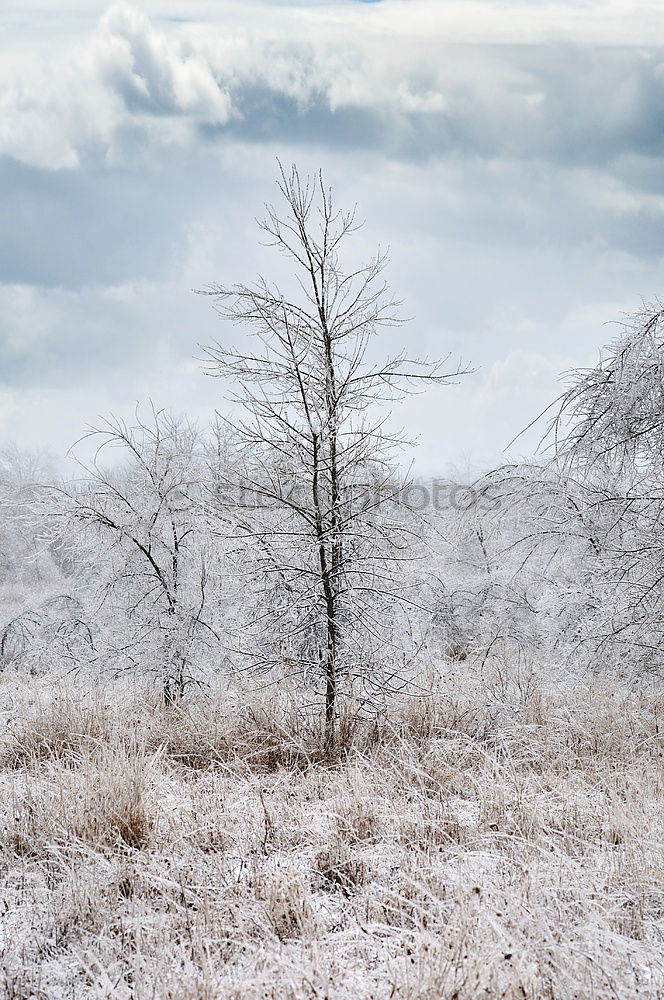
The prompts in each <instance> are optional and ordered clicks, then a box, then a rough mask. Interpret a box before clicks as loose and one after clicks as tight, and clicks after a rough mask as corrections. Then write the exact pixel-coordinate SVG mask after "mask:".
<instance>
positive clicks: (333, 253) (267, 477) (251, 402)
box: [206, 168, 459, 743]
mask: <svg viewBox="0 0 664 1000" xmlns="http://www.w3.org/2000/svg"><path fill="white" fill-rule="evenodd" d="M278 186H279V191H280V194H281V198H282V202H281V204H282V210H277V209H276V208H274V207H272V206H268V207H267V210H266V215H265V217H264V219H263V220H262V221H261V223H260V226H261V229H262V232H263V234H264V235H265V237H266V238H267V242H268V245H270V246H272V247H274V248H275V249H276V250H277V251H278V252H279V253H281V254H282V255H284V256H285V258H286V259H287V261H288V262H289V264H290V265H291V266H292V269H293V272H294V274H295V279H296V280H295V282H294V283H293V288H292V291H289V292H288V293H287V292H285V291H283V290H282V289H281V288H280V287H278V286H277V285H276V284H272V283H270V282H268V281H266V280H264V279H263V278H259V279H258V281H257V282H256V283H255V284H250V285H245V284H239V285H233V286H230V287H226V286H223V285H214V286H212V287H210V288H209V289H207V290H206V292H207V294H209V295H212V296H213V297H214V299H215V306H216V308H217V310H218V312H219V313H220V315H221V316H222V318H224V319H226V320H230V321H232V322H233V323H237V324H241V325H243V326H247V327H249V328H250V330H251V331H252V337H253V344H251V342H249V345H248V346H245V345H246V344H247V342H246V341H245V342H244V343H243V345H241V346H238V347H226V346H221V345H216V346H214V347H212V348H210V349H209V350H208V352H207V353H208V358H209V371H210V373H211V374H213V375H217V376H221V377H224V378H226V379H228V380H230V381H231V382H232V383H233V384H234V387H235V390H234V398H235V400H236V402H237V404H238V405H239V407H240V408H241V410H242V411H243V414H244V415H243V416H242V417H240V418H239V419H236V420H233V421H230V425H231V427H232V430H233V434H234V436H235V439H236V442H237V449H236V453H235V458H234V471H233V473H232V474H230V475H229V476H228V477H227V478H226V479H225V481H224V484H223V485H224V487H225V491H224V495H225V500H223V499H222V500H220V499H218V502H217V511H218V513H219V515H220V516H222V517H223V518H224V519H225V520H226V522H227V524H228V525H230V526H231V527H230V530H231V532H232V533H233V534H234V537H235V539H236V540H237V542H238V545H240V546H241V551H242V558H243V560H244V562H245V566H246V567H247V569H248V572H250V573H251V574H252V576H255V575H256V574H257V573H260V574H261V576H262V578H263V579H264V580H265V581H266V587H265V591H264V593H263V604H262V606H260V607H258V608H256V610H255V613H254V614H253V616H252V617H251V618H250V620H248V621H247V622H245V635H246V636H251V641H247V642H245V644H244V646H243V648H244V650H245V651H246V652H247V654H248V655H249V656H250V657H251V659H252V661H253V662H254V663H255V664H256V665H267V664H270V663H274V662H279V660H281V661H282V662H283V661H284V660H287V661H289V662H291V663H292V665H293V666H294V667H295V668H296V669H299V670H301V671H303V672H305V673H307V674H309V675H311V674H312V673H313V674H316V675H319V676H322V678H323V682H324V700H325V728H326V739H327V741H328V743H333V742H334V733H335V718H336V713H337V695H338V691H339V680H340V678H341V677H344V676H350V675H351V674H355V675H358V674H360V675H361V676H362V678H363V680H364V681H365V683H368V684H371V683H376V684H382V683H385V682H386V680H388V679H389V675H390V672H392V673H393V672H394V669H395V652H397V653H398V655H397V657H396V659H399V656H402V644H403V641H404V638H403V636H397V634H396V632H397V628H398V622H402V621H403V620H404V619H403V617H402V616H403V614H404V612H405V611H407V609H408V608H409V607H410V608H414V607H416V605H417V594H416V592H415V591H414V590H413V589H412V587H411V586H410V585H409V583H408V573H407V572H406V570H407V567H408V564H409V562H410V560H411V558H412V552H411V542H412V538H413V529H412V521H408V519H406V520H404V519H403V518H402V517H401V512H400V510H399V506H398V503H397V501H398V498H399V493H400V486H399V482H398V477H396V475H395V468H394V458H393V455H394V448H395V447H396V446H398V445H399V444H400V437H399V436H398V435H396V436H395V435H393V434H391V433H390V432H389V431H388V430H387V429H386V418H387V415H386V412H385V407H386V406H387V408H388V409H389V405H390V404H392V403H393V402H394V401H395V400H397V399H399V398H400V397H401V396H402V395H403V393H406V392H411V391H417V389H418V388H423V387H425V386H426V385H430V384H440V383H445V382H449V381H451V380H452V379H453V377H454V376H456V375H458V374H459V372H458V371H453V372H449V373H444V372H443V369H442V366H441V364H439V363H429V362H426V361H422V360H417V359H412V358H409V357H408V356H407V355H406V354H405V353H404V354H400V355H399V356H397V357H393V358H388V359H385V360H378V361H376V360H374V357H375V352H374V350H373V346H372V340H373V338H374V336H375V334H376V333H377V332H378V331H379V330H380V329H381V328H384V327H386V326H390V325H392V326H393V325H395V324H398V323H399V322H400V320H399V318H398V312H397V303H395V302H394V301H393V299H392V298H391V297H390V296H389V294H388V291H387V287H386V285H385V282H384V281H383V278H382V273H383V269H384V266H385V257H384V255H383V254H381V253H380V252H379V253H378V254H377V255H376V256H375V257H374V258H373V259H372V260H371V261H370V262H369V263H368V264H366V265H364V266H357V267H356V266H352V265H350V264H349V263H348V259H347V256H346V254H347V250H348V242H349V240H350V239H351V237H352V234H353V233H354V232H355V230H356V228H357V225H356V221H355V214H354V212H352V211H351V212H344V211H338V210H337V209H336V208H335V206H334V204H333V198H332V194H331V192H330V190H329V189H328V188H327V187H326V186H325V184H324V182H323V179H322V176H320V175H317V176H315V177H309V178H306V179H305V178H301V177H300V176H299V174H298V172H297V170H296V169H295V168H292V170H291V171H290V172H285V171H284V170H283V169H282V170H281V175H280V180H279V182H278ZM217 492H218V491H217ZM406 619H407V615H406ZM404 631H405V633H407V631H408V628H407V626H406V628H405V630H404Z"/></svg>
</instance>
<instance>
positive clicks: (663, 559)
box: [554, 302, 664, 667]
mask: <svg viewBox="0 0 664 1000" xmlns="http://www.w3.org/2000/svg"><path fill="white" fill-rule="evenodd" d="M554 429H555V433H556V443H557V460H558V462H559V463H560V465H561V467H562V469H563V470H564V472H565V474H566V475H567V476H568V477H570V478H572V479H574V480H575V481H576V483H577V492H579V493H580V502H581V503H582V505H583V510H584V516H585V519H586V522H588V523H592V525H593V528H592V534H593V546H594V558H595V561H596V565H597V572H598V574H599V575H601V577H602V578H603V579H604V580H605V582H606V585H607V587H606V594H605V600H604V602H603V609H604V613H603V614H602V615H601V616H600V617H599V618H598V621H597V625H596V629H595V634H594V636H592V638H593V640H594V642H595V644H596V647H597V649H599V650H602V651H605V652H606V651H607V650H612V651H614V652H616V653H617V654H618V655H619V656H621V655H622V656H623V657H630V656H632V657H633V656H635V655H636V658H637V659H638V660H639V661H640V662H641V664H642V665H644V666H649V667H652V666H654V665H657V664H661V663H662V658H663V654H664V542H663V540H662V539H663V538H664V309H663V308H662V305H661V304H660V303H659V302H655V303H654V304H651V305H649V306H646V307H644V309H643V310H641V311H640V312H638V313H636V314H634V315H633V316H631V317H629V318H628V319H627V321H626V322H625V323H624V324H623V331H622V334H621V336H619V337H618V338H617V339H616V340H615V341H614V342H613V343H612V344H610V345H609V346H608V347H607V348H606V349H605V351H604V353H603V356H602V357H601V359H600V361H599V363H598V364H597V365H596V366H595V367H593V368H591V369H590V370H587V371H579V372H577V373H575V375H574V376H573V379H572V382H571V385H570V386H569V388H568V390H567V391H566V392H565V394H564V395H563V397H562V400H561V406H560V411H559V413H558V415H557V417H556V419H555V422H554Z"/></svg>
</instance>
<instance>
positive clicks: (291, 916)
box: [0, 664, 664, 1000]
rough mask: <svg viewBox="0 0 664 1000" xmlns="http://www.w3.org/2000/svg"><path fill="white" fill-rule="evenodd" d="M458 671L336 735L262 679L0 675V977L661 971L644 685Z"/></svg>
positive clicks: (178, 991)
mask: <svg viewBox="0 0 664 1000" xmlns="http://www.w3.org/2000/svg"><path fill="white" fill-rule="evenodd" d="M456 669H457V670H459V669H460V668H458V667H457V668H456ZM463 671H464V675H463V676H461V675H459V674H458V675H457V678H456V681H455V683H452V682H451V681H450V682H449V683H446V684H441V685H439V686H438V689H437V690H436V691H435V692H434V694H433V695H432V696H431V697H430V698H428V699H426V700H425V701H418V702H414V701H408V700H404V701H403V702H402V703H397V702H393V703H391V704H390V705H386V706H385V711H384V712H383V715H382V721H380V720H379V721H378V722H377V723H375V724H372V725H367V726H366V727H361V728H360V729H359V730H358V731H357V732H356V734H355V739H354V742H353V744H352V745H351V744H350V742H349V741H348V740H346V742H345V745H344V747H343V750H344V752H343V753H342V754H340V755H338V756H337V757H336V758H335V759H330V758H329V757H326V756H325V755H324V754H322V753H321V751H320V740H319V733H318V729H317V722H316V720H315V719H313V718H312V717H311V714H310V713H308V712H307V711H305V710H304V709H301V708H298V706H297V703H296V702H295V701H294V700H293V699H292V698H291V697H290V696H289V695H288V694H287V692H281V693H278V692H276V691H275V690H274V689H273V690H271V691H270V692H267V693H262V694H261V693H258V692H254V693H253V694H250V693H247V692H246V691H241V690H239V689H233V690H232V691H220V692H219V693H218V694H216V695H215V696H214V697H212V698H203V697H202V696H200V695H199V696H198V697H197V698H192V700H191V702H189V703H187V704H184V705H182V706H180V707H179V708H178V709H175V710H168V711H167V710H165V709H164V708H163V707H161V706H160V705H159V703H158V701H157V700H156V699H155V698H153V697H152V696H151V694H150V693H149V692H148V691H146V690H144V689H140V688H135V689H130V688H128V687H119V686H118V687H113V686H109V687H108V688H106V689H100V688H93V687H90V688H89V689H88V690H83V688H82V686H81V685H80V684H79V686H78V688H75V687H74V686H73V684H66V685H62V686H59V685H57V684H50V685H49V684H48V683H47V682H46V681H39V682H38V681H35V680H34V679H26V680H24V681H23V680H21V679H20V678H18V677H17V676H16V675H10V674H6V675H4V677H3V679H2V681H1V682H0V699H1V700H0V705H2V708H3V712H4V716H5V721H4V723H3V729H4V735H3V736H2V738H1V739H0V759H1V761H2V776H1V784H0V789H1V794H2V799H3V803H2V806H3V808H2V815H3V817H4V819H3V821H2V828H1V829H0V862H1V864H2V870H3V890H2V898H1V899H0V918H1V924H0V946H1V949H2V955H1V957H0V995H2V996H6V997H8V998H14V1000H17V998H21V1000H28V998H49V1000H50V998H55V1000H57V998H59V997H62V998H63V1000H64V998H65V997H68V998H71V997H75V998H78V997H80V998H87V997H90V998H93V997H94V998H101V997H108V998H110V997H113V998H119V1000H123V998H127V1000H129V998H130V997H131V998H133V1000H148V998H150V1000H155V998H159V1000H169V998H170V1000H203V998H209V1000H219V998H229V1000H230V998H237V1000H252V998H256V1000H258V998H261V1000H263V998H271V997H273V998H275V1000H276V998H279V1000H281V998H293V1000H299V998H313V997H318V998H349V1000H350V998H352V1000H363V998H367V1000H368V998H388V997H394V998H402V1000H441V998H449V1000H475V998H477V1000H479V998H505V1000H511V998H523V1000H539V998H546V997H549V998H552V1000H567V998H569V1000H572V998H578V1000H581V998H586V997H588V998H590V997H592V998H597V1000H603V998H607V1000H608V998H613V1000H616V998H619V1000H626V998H630V997H644V998H645V997H652V998H657V997H661V996H663V995H664V958H663V955H664V951H663V937H664V808H663V807H664V783H663V771H662V763H663V756H662V754H663V749H664V748H663V747H662V734H663V730H662V723H663V721H664V699H663V698H662V692H661V690H659V689H658V688H657V687H655V686H654V685H653V684H652V683H650V684H649V685H648V686H647V687H645V686H644V687H643V688H640V689H638V690H628V689H626V688H620V687H618V686H616V685H611V684H609V683H607V682H605V683H600V682H593V681H591V680H585V681H578V682H576V683H575V684H573V685H570V684H567V685H564V684H562V683H561V684H553V683H548V684H543V683H541V682H539V681H533V680H532V678H531V680H530V681H529V683H528V685H526V686H525V687H524V685H523V684H522V683H521V681H520V680H519V679H518V678H517V679H516V680H515V682H514V683H512V682H509V683H507V682H505V679H504V672H503V673H502V674H501V685H502V686H501V688H500V691H497V690H496V687H495V685H491V684H487V683H486V680H487V679H486V676H485V677H484V678H481V677H479V676H477V675H475V673H474V672H473V669H472V667H471V666H470V665H467V664H464V666H463ZM388 719H389V722H388V721H387V720H388Z"/></svg>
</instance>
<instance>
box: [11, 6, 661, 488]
mask: <svg viewBox="0 0 664 1000" xmlns="http://www.w3.org/2000/svg"><path fill="white" fill-rule="evenodd" d="M277 157H280V158H281V159H282V160H284V161H286V162H287V163H290V162H291V161H296V162H297V163H298V164H299V165H300V167H301V168H302V169H303V170H306V169H312V168H317V167H322V168H323V170H324V171H325V173H326V175H327V177H328V179H329V180H330V182H331V183H332V184H333V186H334V189H335V192H336V196H337V200H338V202H340V203H346V204H352V203H355V202H357V203H358V205H359V209H360V214H361V216H362V217H363V218H364V219H365V220H366V224H365V227H364V229H363V230H362V232H361V234H358V236H357V237H356V241H355V247H354V248H353V252H354V253H358V254H359V255H360V256H362V255H364V256H369V255H370V254H371V253H372V252H373V250H374V248H375V246H376V245H377V244H381V245H383V246H385V245H389V246H390V248H391V253H390V258H391V263H390V266H389V270H388V280H389V281H390V284H391V286H392V288H393V289H394V291H395V293H396V294H397V295H398V296H399V297H400V298H402V299H404V301H405V311H406V312H407V313H408V315H410V316H412V317H413V319H412V321H411V322H410V323H409V325H408V326H406V327H404V328H403V329H402V330H401V331H400V332H399V333H398V335H394V334H390V335H389V336H388V337H386V342H385V346H386V348H393V347H394V346H395V344H396V342H397V340H398V339H400V338H405V339H406V340H407V341H408V344H409V346H411V347H412V348H413V350H418V351H419V352H420V353H425V354H428V355H430V356H432V355H433V356H439V355H441V354H447V353H448V352H451V354H452V356H453V358H454V359H456V358H458V357H460V358H462V359H463V361H464V362H466V363H468V364H469V365H471V366H472V367H474V368H475V372H474V374H472V375H471V376H468V377H466V378H465V379H464V380H463V382H462V383H461V384H460V385H458V386H456V387H451V388H447V389H445V390H441V391H438V392H435V393H433V394H431V393H430V394H427V395H426V396H422V397H418V398H416V399H413V400H410V401H409V402H408V403H407V404H405V405H404V406H402V407H400V411H399V419H400V420H401V421H402V422H403V423H404V424H405V425H406V426H407V427H408V429H409V430H410V431H411V432H412V433H413V434H414V435H416V436H418V437H419V439H420V448H419V452H418V455H419V457H418V459H417V468H418V469H420V470H421V471H427V472H430V471H434V470H437V469H443V468H445V467H446V466H447V465H448V463H450V462H453V463H457V464H461V465H463V464H465V463H466V462H472V463H474V464H481V463H484V462H489V461H491V462H493V461H500V460H502V459H504V458H505V456H506V454H508V455H511V456H518V455H519V454H523V453H527V452H528V451H529V450H530V449H531V448H532V447H533V445H534V440H535V438H534V437H533V436H532V435H527V436H525V437H523V438H520V439H519V441H518V442H517V443H516V444H515V445H513V446H512V447H511V448H509V449H508V451H507V452H505V451H504V449H505V448H506V446H507V445H508V444H509V442H510V440H511V439H512V438H513V437H514V435H515V434H516V433H517V432H518V431H519V430H520V429H521V428H522V427H523V426H524V425H525V424H527V423H528V422H529V421H530V419H531V418H532V417H533V416H535V415H536V413H537V412H538V411H539V410H541V409H542V408H543V407H544V406H546V405H547V403H549V402H550V401H551V399H553V398H554V397H555V396H556V394H557V392H558V391H559V387H560V383H559V378H560V376H561V374H562V373H564V372H565V371H566V370H569V369H570V368H572V367H575V366H579V365H586V364H589V363H591V362H592V361H593V360H594V359H596V357H597V354H598V351H599V348H600V347H601V345H602V344H603V343H605V342H607V341H608V340H609V339H611V338H612V337H613V336H614V335H615V332H616V328H615V327H612V326H610V325H608V326H607V325H606V324H607V323H608V322H609V321H611V320H615V319H619V318H620V316H621V314H622V313H624V312H629V311H630V310H634V309H636V308H638V307H639V305H640V303H641V301H642V299H644V298H645V299H650V298H653V297H654V296H656V295H658V294H662V293H663V292H664V281H663V278H664V275H663V274H662V260H663V257H664V169H663V168H664V11H663V10H662V4H661V0H652V2H651V3H639V2H638V0H631V2H630V0H602V2H593V0H573V2H569V3H567V2H565V0H560V2H557V3H548V2H547V0H512V2H510V3H498V2H488V0H375V2H360V0H345V2H344V0H337V2H331V0H327V2H316V0H309V2H306V3H305V2H301V3H293V2H290V3H281V2H268V0H241V2H233V0H187V3H185V2H184V0H149V2H143V3H134V4H124V3H123V4H116V3H111V4H108V3H100V2H97V0H58V2H57V4H56V3H55V2H54V0H41V2H40V3H38V4H34V5H33V4H32V3H31V2H30V0H25V2H21V3H20V4H11V5H10V4H8V3H4V4H0V203H1V211H0V227H1V229H2V231H1V233H0V282H1V283H0V444H1V443H3V442H5V441H10V440H13V441H16V443H17V444H19V445H21V446H27V447H37V446H44V445H45V446H47V447H49V448H51V449H53V450H54V451H56V452H60V453H62V452H64V451H65V449H66V448H67V447H68V445H69V444H71V443H72V441H74V440H75V439H76V438H77V437H78V436H79V435H80V434H81V432H82V431H83V430H84V428H85V426H86V425H87V424H90V423H94V422H95V420H96V419H97V417H98V416H99V415H100V414H101V415H103V414H107V413H109V412H113V413H115V414H118V415H123V416H124V415H129V414H130V413H131V412H132V410H133V408H134V405H135V403H136V401H138V400H146V399H152V400H153V401H154V402H155V403H156V404H157V405H160V406H165V407H168V408H170V409H173V410H175V411H188V412H189V413H191V414H192V415H194V416H196V417H198V418H200V419H201V420H206V419H207V418H208V417H209V416H210V414H211V413H212V411H213V410H214V408H215V406H217V407H219V408H220V409H221V410H223V409H224V401H223V398H222V397H221V394H220V385H219V384H218V383H217V382H215V381H214V380H211V379H208V378H206V376H205V375H203V374H202V372H201V368H200V365H199V363H198V362H197V361H196V360H195V358H196V356H197V355H199V354H200V349H199V346H198V345H200V344H205V343H209V342H210V341H211V340H213V339H215V338H216V339H222V340H223V339H224V338H225V337H227V336H228V332H227V331H226V330H224V328H223V326H222V325H221V323H220V321H219V320H218V319H217V318H216V317H215V314H214V312H213V311H212V309H211V307H210V302H209V301H208V300H205V299H204V298H201V297H199V296H196V295H194V294H193V293H192V291H191V290H192V288H196V287H201V286H203V285H205V284H207V283H209V282H212V281H224V282H233V281H235V280H249V279H251V278H252V277H253V276H254V275H255V273H256V272H257V271H259V270H260V271H262V272H263V273H266V274H269V273H270V270H271V268H272V266H273V265H272V262H271V258H270V256H269V254H268V252H267V251H266V250H265V249H262V248H261V247H259V246H258V245H257V241H258V239H259V233H258V231H257V228H256V225H255V222H254V217H255V216H256V215H257V214H260V211H261V208H262V205H263V203H264V202H265V201H266V200H272V199H273V197H274V191H275V189H274V181H275V176H276V158H277ZM277 266H281V265H277ZM235 336H236V335H235V333H234V334H233V337H234V338H235Z"/></svg>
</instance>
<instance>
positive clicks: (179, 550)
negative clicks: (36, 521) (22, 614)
mask: <svg viewBox="0 0 664 1000" xmlns="http://www.w3.org/2000/svg"><path fill="white" fill-rule="evenodd" d="M86 437H87V438H88V439H90V438H91V439H94V440H95V441H97V442H98V445H99V447H98V449H97V452H96V455H95V460H94V462H93V463H92V464H91V465H90V466H83V471H84V473H85V478H84V479H83V480H82V481H81V482H80V483H78V484H75V485H74V486H73V487H68V488H61V489H60V490H59V491H58V494H57V495H58V503H57V505H56V508H55V513H56V514H57V515H58V517H59V518H60V520H61V522H64V524H63V525H62V528H64V530H68V526H70V525H79V526H82V527H83V528H84V531H85V536H86V541H87V544H88V546H90V547H91V550H92V553H93V559H94V563H95V568H94V573H93V583H94V585H95V586H96V587H97V589H98V591H99V594H100V598H101V607H102V608H103V607H107V608H110V609H111V611H112V612H113V613H114V614H115V616H116V618H117V617H118V616H119V617H120V620H121V621H122V622H126V627H125V628H122V627H121V628H120V629H119V638H118V640H117V642H116V643H115V645H114V647H113V648H112V650H110V652H111V653H112V655H113V658H114V660H115V663H116V666H117V665H118V664H120V663H122V662H127V663H129V664H133V665H136V664H140V663H141V662H145V661H146V660H147V662H148V664H151V665H152V666H153V667H154V669H155V670H156V672H157V673H158V674H159V676H160V677H161V679H162V682H163V686H164V696H165V699H166V700H167V701H172V700H173V699H174V698H176V697H179V696H181V695H182V693H183V692H184V690H185V687H186V685H187V683H188V682H189V680H190V679H191V673H190V667H191V663H192V658H193V655H194V653H195V651H196V649H197V647H199V646H200V645H201V644H202V643H207V642H209V641H210V640H211V639H215V640H216V638H217V636H216V631H215V629H214V627H213V625H212V624H211V620H210V614H209V612H210V597H211V588H210V585H209V563H210V545H209V540H208V534H207V532H206V530H205V525H204V522H203V520H202V516H201V511H200V506H199V504H198V502H197V501H198V500H199V498H200V488H201V480H202V478H203V475H204V467H203V458H202V451H201V442H200V438H199V433H198V431H197V429H196V428H195V427H194V426H192V425H191V424H189V423H188V422H186V421H184V420H177V419H174V418H172V417H170V416H168V415H167V414H165V413H163V412H155V411H153V412H152V414H151V416H150V418H149V419H146V420H143V419H139V417H138V415H137V419H136V424H135V425H134V426H129V425H127V424H126V423H124V422H123V421H121V420H108V421H106V423H105V424H104V425H103V426H102V427H99V428H96V429H94V430H92V431H91V432H90V433H89V434H88V435H86ZM111 450H115V451H116V452H119V454H116V455H115V456H114V458H115V461H114V462H112V463H111V464H109V465H108V466H103V465H102V464H101V458H102V457H107V456H108V455H109V452H110V451H111ZM61 530H62V529H61Z"/></svg>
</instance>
